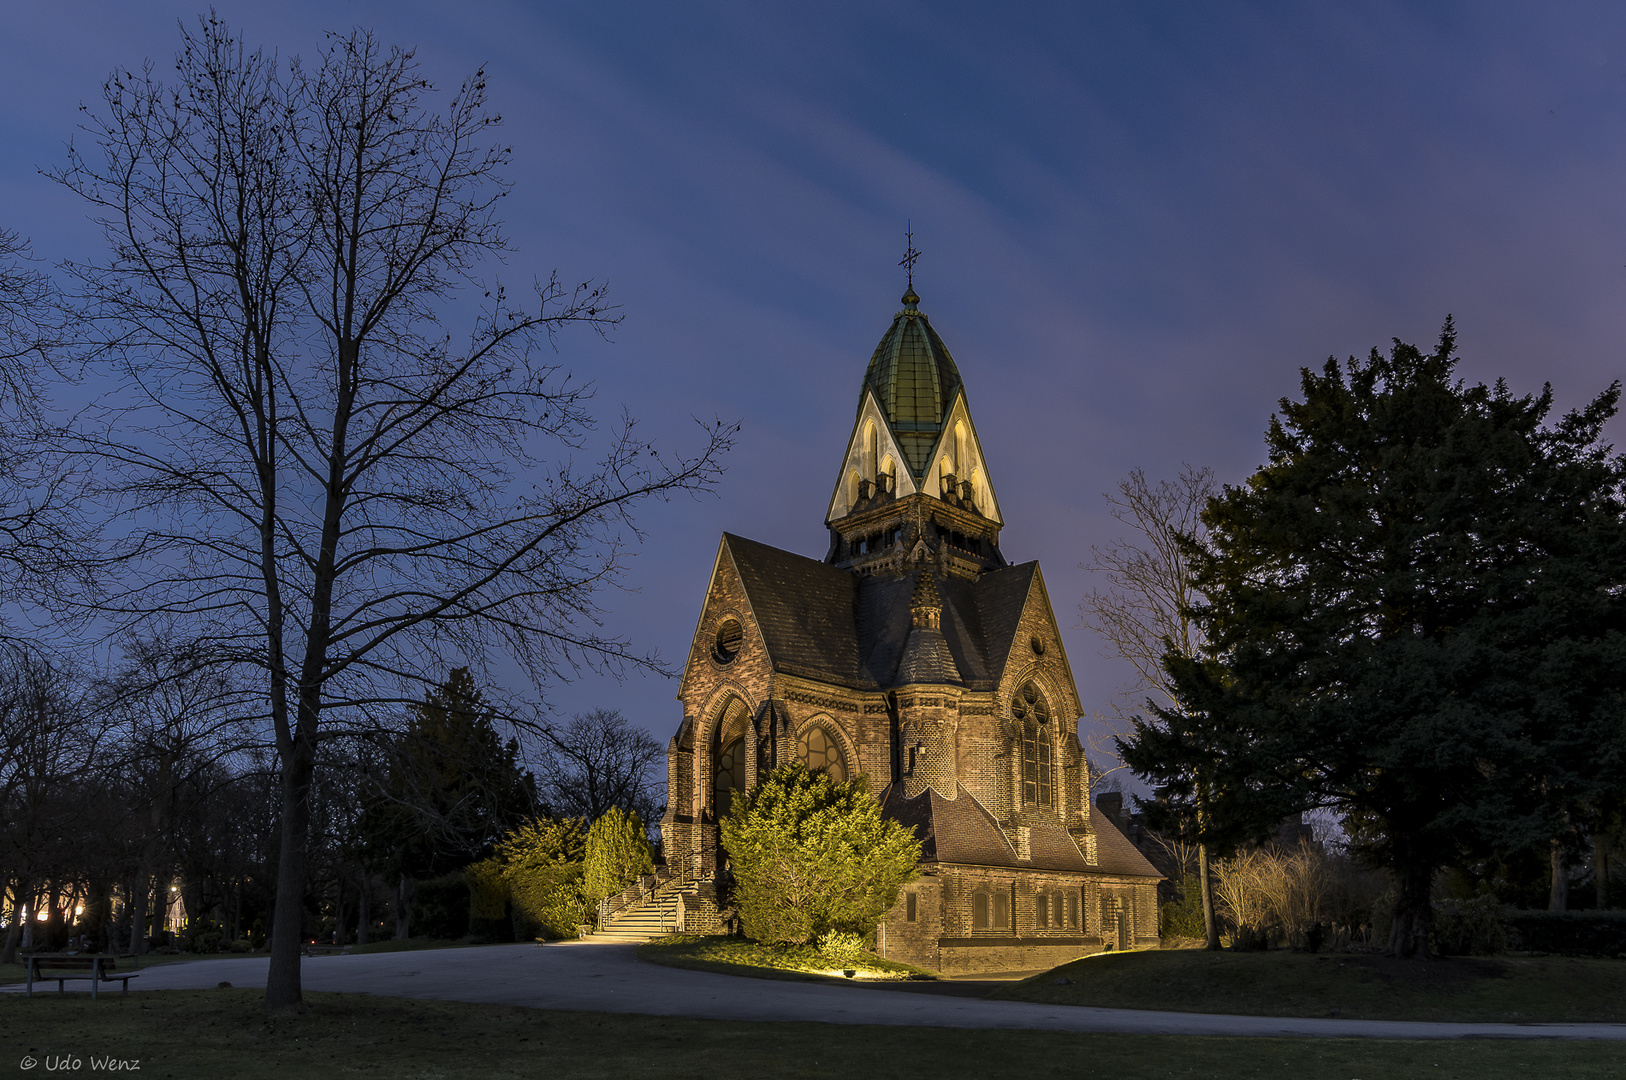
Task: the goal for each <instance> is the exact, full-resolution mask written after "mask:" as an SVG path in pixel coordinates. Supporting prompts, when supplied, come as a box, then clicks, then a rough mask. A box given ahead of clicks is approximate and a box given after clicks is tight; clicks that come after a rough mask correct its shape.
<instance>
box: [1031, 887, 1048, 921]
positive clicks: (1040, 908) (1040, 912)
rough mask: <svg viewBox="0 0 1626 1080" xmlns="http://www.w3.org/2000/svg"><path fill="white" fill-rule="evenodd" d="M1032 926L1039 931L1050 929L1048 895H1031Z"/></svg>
mask: <svg viewBox="0 0 1626 1080" xmlns="http://www.w3.org/2000/svg"><path fill="white" fill-rule="evenodd" d="M1033 925H1034V926H1036V927H1037V928H1039V929H1040V930H1048V929H1050V894H1049V893H1042V892H1041V893H1035V894H1034V895H1033Z"/></svg>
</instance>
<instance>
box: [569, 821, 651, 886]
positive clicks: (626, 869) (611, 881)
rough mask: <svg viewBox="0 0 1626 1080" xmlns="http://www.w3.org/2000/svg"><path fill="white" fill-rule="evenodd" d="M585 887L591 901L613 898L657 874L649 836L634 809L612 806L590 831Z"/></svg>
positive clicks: (588, 835) (588, 832)
mask: <svg viewBox="0 0 1626 1080" xmlns="http://www.w3.org/2000/svg"><path fill="white" fill-rule="evenodd" d="M586 864H587V865H586V874H585V880H584V882H583V888H584V890H585V892H586V894H587V896H588V897H589V898H590V899H592V900H595V901H597V900H602V899H604V898H605V897H606V896H613V895H615V894H616V893H618V892H620V891H621V890H622V889H625V888H626V887H627V886H628V885H631V884H632V883H633V882H634V881H637V880H638V879H639V878H640V877H642V876H643V875H645V874H653V873H654V872H655V859H654V853H653V852H652V851H651V850H650V847H649V835H648V833H647V832H646V831H645V829H644V823H643V821H642V820H641V819H640V818H639V817H638V813H637V811H635V810H622V809H621V808H620V807H618V806H612V807H610V809H609V810H607V811H605V812H604V814H603V816H601V817H600V818H599V819H598V820H597V821H595V822H593V827H592V828H591V829H589V830H588V831H587V859H586Z"/></svg>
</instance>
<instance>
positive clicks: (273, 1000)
mask: <svg viewBox="0 0 1626 1080" xmlns="http://www.w3.org/2000/svg"><path fill="white" fill-rule="evenodd" d="M485 91H486V84H485V78H484V75H483V73H476V74H475V75H474V76H473V77H472V78H470V79H469V80H468V81H467V82H465V83H464V84H463V85H462V87H461V88H459V89H458V90H457V91H456V92H454V93H453V94H451V95H450V96H449V98H448V99H447V100H446V101H445V104H444V107H443V108H441V109H440V110H438V111H437V110H435V109H433V108H432V107H431V96H432V95H433V93H434V88H433V87H432V86H431V85H430V84H429V83H428V82H427V81H426V80H425V79H424V78H423V77H422V76H421V75H420V74H419V72H418V70H417V67H416V64H415V62H414V60H413V56H412V54H411V53H410V52H405V51H401V50H399V49H386V48H383V47H381V46H380V45H379V44H378V43H377V42H376V41H375V40H373V38H372V37H371V35H370V34H368V33H366V32H365V31H359V30H358V31H355V32H352V33H350V34H348V35H343V36H332V37H330V39H329V43H328V45H327V47H326V48H325V49H324V51H323V52H322V55H321V57H320V59H319V61H318V62H317V63H315V64H314V65H312V66H310V67H308V68H307V67H305V66H303V65H301V64H299V63H298V62H294V63H292V64H289V65H283V64H279V63H278V62H277V61H276V60H275V58H274V57H270V56H267V55H265V54H264V53H261V52H253V53H251V52H248V51H247V50H245V48H244V47H243V46H242V45H241V43H240V42H239V41H238V40H237V39H236V38H234V37H233V36H232V35H231V33H230V32H229V31H228V30H227V29H226V28H225V27H224V26H223V25H222V24H221V23H219V22H218V21H216V20H215V19H213V18H212V17H211V18H207V19H204V20H202V22H201V24H200V28H199V29H198V30H197V31H195V32H183V42H182V51H181V53H180V55H179V56H178V58H177V62H176V65H175V73H174V84H173V85H171V86H165V85H163V84H162V83H160V81H159V80H158V78H157V76H156V75H155V73H154V69H153V67H152V66H151V65H150V64H149V65H148V67H147V68H146V69H145V70H143V71H141V72H131V71H121V72H117V73H115V75H114V76H113V77H112V78H111V79H110V80H109V81H108V83H107V84H106V87H105V92H104V95H103V103H102V105H101V107H100V109H99V110H97V111H92V112H90V113H89V116H90V119H89V121H88V124H89V127H88V129H87V130H88V131H89V133H90V135H91V136H92V138H93V139H94V141H95V143H96V148H95V150H94V151H92V152H88V153H84V152H81V151H79V150H78V149H75V150H74V151H73V152H72V153H71V156H70V159H69V163H68V165H67V166H66V167H65V168H64V169H62V170H61V171H60V172H59V173H58V174H57V176H58V179H59V180H60V181H61V182H62V183H64V184H66V185H67V186H68V187H69V188H71V189H72V190H74V191H75V192H78V193H79V194H80V195H82V196H83V197H84V198H85V199H86V200H88V201H89V202H90V204H91V205H92V206H93V207H94V208H95V210H96V212H97V213H98V214H99V220H100V221H101V223H102V225H103V227H104V230H105V232H106V233H107V236H108V239H109V241H110V244H111V247H112V255H111V257H110V258H109V259H108V261H107V262H106V263H105V264H103V265H96V266H84V267H77V268H74V269H75V270H76V273H77V281H78V286H79V290H80V292H81V294H82V297H83V316H82V320H81V321H82V324H83V325H85V326H87V327H90V328H93V329H96V328H99V333H98V335H97V336H98V339H99V342H100V352H99V353H98V355H99V357H100V359H101V360H102V361H103V367H102V369H101V370H102V372H103V374H104V377H106V378H108V379H110V380H113V381H114V382H115V385H116V386H117V392H116V393H115V394H109V395H108V396H107V397H106V398H105V400H108V401H113V402H116V403H117V405H116V406H111V405H110V406H108V407H106V408H104V409H103V410H102V411H101V412H100V413H99V414H88V415H86V416H85V417H83V418H82V419H81V421H80V422H79V424H78V425H77V427H76V429H75V432H74V435H75V437H76V439H77V442H76V443H75V446H76V448H77V449H78V451H79V452H81V453H84V454H87V455H92V456H94V457H95V458H96V459H97V460H99V461H100V462H101V464H102V466H103V468H104V470H105V472H104V476H105V480H106V485H107V486H106V494H107V497H108V498H109V499H110V500H111V501H112V503H113V507H114V510H115V511H116V513H117V515H118V517H117V520H119V521H122V522H127V523H129V524H130V526H131V527H130V531H129V533H128V534H127V535H125V536H124V537H122V538H120V539H121V542H122V546H121V548H120V553H121V555H122V557H123V560H124V561H123V563H122V566H123V575H122V578H121V585H122V587H121V589H120V590H117V591H114V592H112V594H111V595H110V596H109V597H108V599H107V600H106V601H104V603H103V605H102V608H101V610H102V612H103V614H104V617H111V618H113V619H115V620H121V621H123V622H124V623H126V624H128V625H131V626H138V627H142V628H143V629H144V630H145V632H147V633H158V632H160V631H165V630H167V631H168V632H170V633H172V634H173V635H174V636H176V637H177V638H185V637H192V638H194V639H196V640H199V641H202V642H207V643H208V649H207V651H208V652H209V654H210V655H212V656H216V657H219V658H220V659H221V660H222V661H223V662H226V663H229V664H232V665H235V666H238V667H240V668H243V669H248V670H251V671H252V672H253V673H254V674H255V677H256V678H257V680H258V682H259V684H260V685H261V686H262V687H263V689H264V693H265V702H266V706H265V716H266V717H267V718H268V720H269V725H270V728H271V731H272V734H273V737H274V742H275V745H276V749H277V755H278V761H279V768H280V787H281V794H280V800H281V806H282V810H281V815H280V823H281V826H280V827H281V843H280V848H279V852H280V854H279V860H280V861H279V865H278V870H277V893H276V904H275V909H274V912H273V920H272V936H271V964H270V969H269V972H268V976H267V984H266V1006H267V1007H268V1008H280V1007H288V1006H293V1005H296V1004H298V1003H299V1002H300V1000H301V993H300V962H299V935H300V906H301V899H302V897H303V895H304V889H305V883H306V877H307V869H308V866H307V863H308V858H307V852H308V844H307V841H308V834H309V825H310V794H311V784H312V777H313V770H314V767H315V763H316V759H317V750H318V744H319V743H321V742H323V741H324V740H325V739H328V738H332V737H335V736H338V735H343V734H347V733H351V732H354V731H356V730H358V729H364V728H367V727H368V726H371V725H375V724H383V725H387V724H390V723H393V722H394V720H395V718H396V717H398V716H399V715H400V708H399V706H400V705H401V704H404V703H405V702H407V701H409V700H411V699H412V698H413V697H415V696H416V694H415V693H414V691H415V690H416V689H417V681H418V680H420V679H421V678H422V677H423V675H424V674H426V673H430V672H438V671H440V670H441V669H442V668H443V667H444V664H443V662H442V661H441V660H440V659H439V657H440V656H441V655H443V654H446V653H451V654H455V655H457V657H458V658H459V661H460V662H461V663H465V664H468V665H470V666H471V667H473V668H475V669H477V670H479V669H481V668H482V667H483V666H484V665H485V664H486V663H487V662H488V658H490V657H492V656H494V655H506V656H509V657H512V658H514V659H516V660H517V661H518V662H519V663H520V664H521V665H523V666H524V667H525V669H527V670H528V671H529V673H530V674H531V676H532V677H533V678H534V679H535V680H537V681H538V682H539V683H541V682H545V681H547V680H548V679H550V678H552V677H555V676H557V675H558V674H559V672H560V670H561V668H562V667H565V666H572V665H575V664H579V663H582V662H587V663H589V664H600V665H607V666H609V667H611V668H617V667H620V666H624V665H628V664H631V665H646V666H654V661H653V660H652V659H650V658H648V657H645V656H642V655H640V654H638V653H636V652H634V651H633V650H632V649H631V648H630V647H629V646H628V645H627V644H626V643H625V642H624V641H622V640H620V639H617V638H614V637H610V636H607V635H605V634H603V633H602V632H600V631H599V629H598V622H597V614H598V611H597V608H596V607H595V604H594V599H593V598H594V594H595V591H596V590H597V589H598V588H600V587H602V586H604V585H606V584H608V583H611V582H613V581H615V580H616V578H617V576H618V573H619V570H620V556H621V553H622V551H623V550H624V545H625V544H626V543H629V542H631V541H633V540H635V539H637V538H639V534H638V532H637V529H636V527H635V526H634V525H633V523H632V520H631V517H630V513H631V511H632V509H633V507H634V506H635V505H636V504H638V503H640V502H642V501H643V500H645V499H648V498H651V497H656V498H663V497H669V496H670V495H672V494H675V493H678V492H696V491H701V490H705V489H707V488H708V487H709V486H710V485H711V484H712V483H713V481H714V480H715V478H716V477H717V475H718V473H719V469H720V465H719V461H720V456H721V455H722V453H723V452H724V451H725V450H726V448H727V447H728V445H729V444H730V442H731V439H732V436H733V430H734V429H733V428H732V427H729V426H726V425H723V424H720V423H718V424H712V425H708V426H704V439H703V445H702V446H701V447H700V449H699V450H698V451H697V452H695V453H694V454H692V455H691V456H687V457H684V456H678V455H670V456H668V455H657V454H656V453H655V451H654V450H653V449H652V448H651V447H650V446H649V445H648V444H646V443H645V442H643V441H641V440H640V439H639V438H638V437H637V436H636V435H635V434H634V432H633V430H632V425H631V423H630V422H625V423H623V424H622V426H621V427H620V428H619V429H618V430H617V431H615V432H613V433H612V434H611V435H610V436H609V438H608V439H607V440H606V442H607V443H608V447H607V449H606V450H604V452H603V453H602V456H600V457H599V458H598V461H597V463H596V464H589V465H587V466H583V465H581V464H580V462H579V460H578V455H582V454H583V453H584V452H585V451H584V448H585V447H586V446H587V445H588V443H587V441H586V440H587V439H588V437H589V435H590V433H591V431H592V428H593V421H592V417H591V415H590V414H589V412H588V411H587V404H588V396H589V395H588V390H587V388H585V387H584V386H582V385H580V384H578V383H576V382H574V381H572V380H571V379H570V378H569V376H568V375H567V374H566V373H564V372H562V371H561V370H560V369H559V368H558V366H557V364H556V363H552V362H549V363H542V362H539V360H538V356H539V349H541V348H545V347H546V346H548V345H549V344H550V343H551V342H552V341H553V339H554V336H555V334H556V333H557V332H558V331H560V330H563V329H565V328H566V327H568V326H571V325H575V324H581V325H584V326H586V327H589V328H593V329H597V330H599V331H601V332H602V331H603V330H604V329H605V328H606V327H608V326H609V325H610V324H612V323H613V322H614V321H615V320H616V316H615V314H614V312H613V310H612V309H611V308H609V307H608V306H607V304H606V300H605V293H604V290H603V288H602V287H601V286H595V285H593V284H592V283H587V284H584V285H582V286H579V287H577V288H575V289H570V288H565V287H563V286H561V285H560V284H559V282H558V280H557V278H554V279H551V280H548V281H546V282H538V283H537V286H536V288H535V295H534V297H533V298H532V299H531V300H530V301H529V302H528V303H521V302H516V301H513V300H510V298H509V296H508V294H507V293H506V292H505V291H504V289H503V288H502V287H501V286H500V285H498V284H496V283H487V282H484V281H482V280H480V278H479V277H478V275H479V274H480V273H481V272H482V269H483V268H484V267H486V266H488V265H490V263H491V261H492V260H493V259H495V258H497V257H499V256H501V255H502V254H503V253H504V252H505V251H506V242H505V240H504V238H503V236H502V233H501V230H500V228H499V222H498V220H497V218H496V215H495V208H496V204H497V201H498V200H499V199H500V198H501V196H502V195H503V194H504V193H505V191H506V187H505V186H504V184H503V183H502V181H501V179H500V176H499V173H500V171H501V168H502V167H503V165H504V164H505V163H506V161H507V160H508V156H509V152H508V149H507V148H505V147H503V146H501V145H494V144H492V143H491V142H490V141H489V140H490V138H491V136H492V129H493V125H495V124H496V123H497V122H498V117H496V116H495V115H493V114H492V113H490V112H489V111H488V109H487V107H486V94H485ZM469 286H472V287H473V289H472V293H469V294H464V295H469V296H470V299H471V300H472V308H471V309H470V310H473V311H475V312H476V313H475V314H474V315H473V316H472V329H471V330H470V331H469V332H468V333H467V334H466V335H464V336H462V337H461V338H454V336H453V334H451V333H450V332H449V331H448V330H447V329H446V323H447V321H448V319H449V312H450V311H451V310H453V308H452V304H453V299H452V298H453V297H454V295H458V290H459V289H461V288H466V287H469Z"/></svg>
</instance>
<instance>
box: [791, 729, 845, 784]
mask: <svg viewBox="0 0 1626 1080" xmlns="http://www.w3.org/2000/svg"><path fill="white" fill-rule="evenodd" d="M796 757H797V759H798V760H799V761H801V763H802V764H803V765H806V766H807V767H808V768H809V769H811V770H813V771H815V772H818V771H823V772H824V773H825V774H826V775H827V776H829V777H830V779H832V780H834V781H835V782H836V783H838V784H844V783H846V782H847V761H846V759H845V758H843V757H842V756H841V747H840V746H839V745H837V743H836V740H835V739H833V738H831V737H830V733H829V732H828V731H825V730H824V729H823V728H822V727H810V728H808V729H807V730H806V731H804V732H802V736H801V738H799V739H797V740H796Z"/></svg>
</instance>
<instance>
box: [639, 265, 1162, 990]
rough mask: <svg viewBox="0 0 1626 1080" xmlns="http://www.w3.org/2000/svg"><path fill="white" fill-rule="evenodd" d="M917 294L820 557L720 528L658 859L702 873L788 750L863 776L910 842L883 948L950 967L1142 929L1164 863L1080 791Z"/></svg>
mask: <svg viewBox="0 0 1626 1080" xmlns="http://www.w3.org/2000/svg"><path fill="white" fill-rule="evenodd" d="M918 304H919V297H917V296H916V295H915V293H914V290H913V289H910V290H909V292H907V293H906V294H905V295H904V297H903V305H904V306H903V310H901V311H899V312H898V314H897V315H896V316H895V317H894V319H893V320H892V325H891V326H890V327H889V328H888V329H887V332H886V334H885V335H884V336H883V337H882V338H881V342H880V344H879V345H878V346H877V347H876V349H875V352H874V355H873V356H872V357H871V358H870V362H869V367H868V369H867V370H866V371H865V373H864V381H863V385H862V387H861V389H860V391H859V400H858V415H857V419H856V421H855V423H854V425H853V431H852V435H851V436H850V438H849V440H848V444H847V450H846V454H845V456H844V457H843V459H842V465H841V470H840V473H839V476H838V478H837V481H836V486H835V491H834V493H833V494H832V496H831V499H830V503H829V507H828V510H827V512H826V515H825V524H826V526H827V528H828V529H829V536H830V545H829V550H828V552H827V553H826V554H825V556H824V558H823V559H822V560H820V559H811V558H807V557H805V556H802V555H797V554H794V553H792V552H788V551H782V550H780V549H778V548H773V547H769V546H767V545H765V544H759V543H756V542H755V541H752V540H747V539H745V538H743V537H739V536H733V535H730V534H726V533H725V534H724V535H723V538H722V543H721V545H720V546H719V548H718V552H717V559H716V562H715V564H714V565H713V567H712V573H711V582H710V585H709V586H708V588H707V591H706V599H705V603H704V605H703V607H702V609H701V613H700V621H699V625H698V627H697V628H696V631H695V637H694V642H693V645H692V647H691V648H690V651H689V657H688V663H687V665H686V667H685V670H684V675H683V682H682V686H681V689H680V692H679V700H680V701H681V702H682V703H683V720H682V723H681V724H680V725H679V728H678V732H677V734H676V735H675V736H674V737H673V739H672V740H671V743H670V745H669V747H668V749H667V778H668V788H667V791H668V796H667V801H668V805H667V810H666V814H665V816H664V817H663V818H662V820H661V834H662V839H663V850H664V854H665V857H666V861H667V865H668V866H669V867H671V868H672V869H673V870H676V871H679V872H682V873H684V874H685V875H686V876H689V877H691V878H699V879H700V880H702V881H708V880H710V879H713V878H715V876H716V875H717V873H718V872H719V870H720V869H721V862H722V859H724V858H726V853H719V850H718V825H717V822H718V820H719V819H720V818H721V817H722V816H723V815H725V814H726V813H727V811H728V806H729V803H730V800H731V799H732V798H733V797H734V796H735V794H736V793H739V792H743V791H747V790H749V789H750V788H751V787H753V786H754V785H755V784H756V782H757V778H758V777H760V776H762V775H763V774H764V773H765V772H767V771H768V770H770V769H772V768H774V767H775V766H776V765H779V764H783V763H788V762H791V761H795V760H800V761H802V762H804V763H806V764H808V765H809V766H810V767H813V768H822V769H825V770H827V771H828V772H829V773H830V774H831V775H832V776H834V777H835V778H837V779H841V780H846V779H850V778H852V777H855V776H863V777H865V778H867V782H868V784H869V787H870V790H871V791H872V792H873V793H874V795H875V797H876V798H877V799H878V800H879V801H880V802H881V804H882V809H883V812H884V813H885V814H887V815H888V816H890V817H892V818H894V819H896V820H898V821H900V822H903V823H905V824H909V825H912V826H914V828H915V830H916V834H917V835H918V836H919V837H920V839H921V844H922V855H921V862H920V876H919V878H918V879H917V880H916V881H915V882H914V883H912V884H911V885H909V886H907V887H905V889H904V890H903V892H902V894H901V895H900V897H899V900H898V903H897V905H896V906H895V907H894V908H893V909H892V911H891V912H889V913H888V915H887V916H886V919H885V920H884V921H883V923H882V924H881V926H880V928H879V929H878V931H877V935H876V937H877V941H876V947H877V951H879V952H880V953H882V955H885V956H887V957H890V958H892V959H896V960H902V961H906V962H908V963H912V964H917V965H920V966H923V967H928V968H933V969H936V970H939V971H943V972H945V973H948V974H961V973H971V972H990V971H1017V970H1034V969H1040V968H1047V967H1051V966H1053V965H1055V964H1058V963H1062V962H1065V961H1067V960H1070V959H1073V958H1074V957H1077V956H1080V955H1083V954H1086V953H1091V952H1097V951H1101V950H1103V949H1126V948H1136V947H1143V946H1148V945H1155V944H1156V943H1157V940H1158V938H1157V932H1158V931H1157V926H1158V920H1157V907H1156V885H1157V882H1158V880H1159V878H1160V875H1159V874H1158V872H1157V871H1156V870H1155V869H1154V868H1153V867H1152V866H1151V864H1150V863H1148V862H1147V861H1146V859H1145V858H1143V857H1142V856H1141V855H1140V853H1139V852H1138V851H1136V850H1135V848H1134V847H1133V846H1132V845H1131V844H1130V843H1129V842H1128V841H1127V840H1125V839H1124V837H1123V835H1122V834H1121V833H1120V832H1119V831H1118V830H1117V829H1116V828H1115V827H1114V826H1113V824H1112V823H1111V821H1110V820H1108V818H1107V817H1106V816H1105V815H1104V814H1102V813H1101V812H1099V811H1098V810H1096V809H1095V808H1094V807H1092V806H1091V804H1090V799H1089V791H1090V776H1089V768H1090V766H1089V762H1088V761H1087V760H1086V758H1085V755H1084V751H1083V748H1082V747H1081V745H1080V744H1079V740H1078V734H1077V721H1078V718H1079V716H1081V715H1082V712H1083V710H1082V707H1081V706H1080V703H1079V697H1078V690H1077V687H1076V686H1074V684H1073V675H1072V670H1071V668H1070V667H1069V666H1068V663H1067V655H1066V651H1065V650H1064V649H1063V647H1062V642H1061V635H1060V633H1059V632H1058V630H1057V626H1056V617H1055V613H1054V612H1053V611H1052V609H1051V605H1050V598H1049V596H1048V595H1047V594H1046V592H1045V586H1044V577H1043V575H1042V574H1041V573H1040V572H1039V566H1038V564H1037V563H1033V562H1030V563H1023V564H1020V565H1016V566H1012V565H1010V564H1008V563H1007V562H1006V561H1005V558H1004V556H1003V555H1002V554H1001V553H1000V547H999V537H1000V530H1001V529H1002V528H1003V525H1004V521H1003V518H1002V517H1001V515H1000V511H999V502H998V499H997V498H996V497H995V494H994V488H993V485H992V483H991V481H990V479H989V475H988V468H987V463H986V460H985V458H984V456H983V452H982V447H981V444H980V443H979V442H978V440H977V434H976V427H975V425H974V424H973V423H972V420H971V412H970V409H969V407H968V404H967V399H966V393H965V387H964V386H963V384H962V383H961V380H960V374H959V371H958V369H957V368H956V367H955V365H954V361H953V358H952V357H951V356H950V355H949V352H948V350H947V349H946V348H945V347H944V345H943V342H942V339H941V338H940V337H939V336H938V335H937V332H936V331H935V330H934V329H933V328H932V326H931V324H930V322H929V321H928V320H927V318H926V316H925V314H924V313H922V312H921V311H920V310H919V308H918V306H917V305H918ZM705 892H706V893H711V892H712V890H711V889H710V888H706V889H705Z"/></svg>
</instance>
